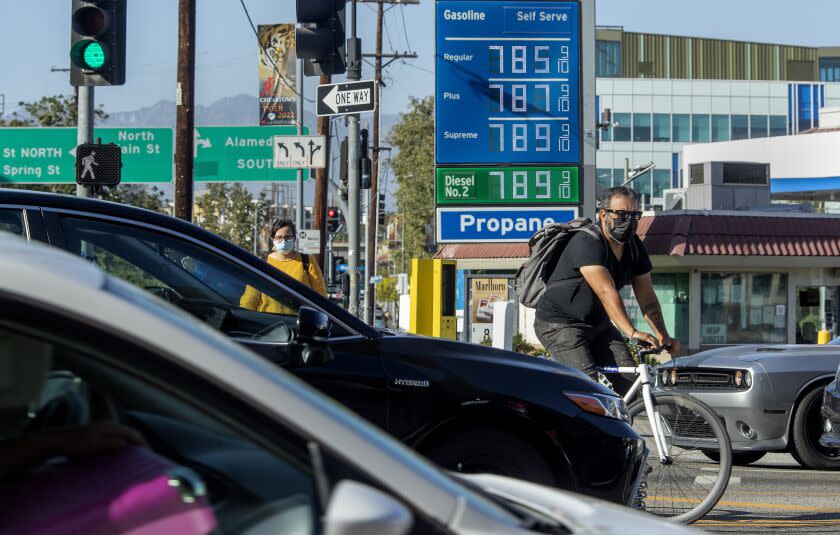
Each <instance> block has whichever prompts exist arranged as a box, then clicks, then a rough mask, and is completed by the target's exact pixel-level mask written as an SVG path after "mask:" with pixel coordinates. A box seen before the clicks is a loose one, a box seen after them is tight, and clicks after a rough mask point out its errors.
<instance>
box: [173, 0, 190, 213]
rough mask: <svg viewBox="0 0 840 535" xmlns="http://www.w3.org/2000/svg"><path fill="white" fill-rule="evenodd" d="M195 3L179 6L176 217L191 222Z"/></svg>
mask: <svg viewBox="0 0 840 535" xmlns="http://www.w3.org/2000/svg"><path fill="white" fill-rule="evenodd" d="M194 102H195V0H179V3H178V83H177V86H176V89H175V109H176V112H175V217H177V218H180V219H184V220H186V221H192V209H193V158H194V151H195V145H194V140H193V136H194V130H195V117H194V111H195V110H194V108H193V105H194Z"/></svg>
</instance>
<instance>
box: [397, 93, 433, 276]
mask: <svg viewBox="0 0 840 535" xmlns="http://www.w3.org/2000/svg"><path fill="white" fill-rule="evenodd" d="M410 105H411V111H409V112H407V113H401V114H400V121H399V123H397V125H396V126H394V128H393V130H391V135H390V136H389V142H390V143H391V145H392V146H394V147H397V149H399V152H398V153H397V155H396V156H395V157H394V159H393V160H392V162H391V166H392V168H393V169H394V174H395V175H396V179H397V184H399V189H398V190H397V193H396V198H397V209H398V210H399V212H401V214H402V216H403V222H404V224H403V227H402V229H401V230H402V232H401V234H402V239H403V240H404V241H405V256H406V265H407V266H408V265H410V259H411V258H418V257H425V256H429V253H428V252H427V251H426V249H425V246H426V234H427V232H426V231H427V227H428V226H429V225H431V224H432V223H433V219H434V213H435V200H434V192H435V179H434V172H435V163H434V162H435V161H434V145H435V139H434V137H435V116H434V111H435V106H434V97H431V96H429V97H426V98H423V99H416V98H413V97H412V98H411V102H410ZM400 254H402V253H401V252H400V253H398V255H400ZM401 260H402V259H400V261H401Z"/></svg>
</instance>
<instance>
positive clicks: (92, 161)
mask: <svg viewBox="0 0 840 535" xmlns="http://www.w3.org/2000/svg"><path fill="white" fill-rule="evenodd" d="M82 165H83V166H84V169H82V178H85V175H87V174H88V173H90V178H91V180H96V173H94V172H93V166H94V165H95V166H97V167H98V166H99V164H98V163H96V151H92V152H91V153H90V154H89V155H87V156H85V157H84V158H82Z"/></svg>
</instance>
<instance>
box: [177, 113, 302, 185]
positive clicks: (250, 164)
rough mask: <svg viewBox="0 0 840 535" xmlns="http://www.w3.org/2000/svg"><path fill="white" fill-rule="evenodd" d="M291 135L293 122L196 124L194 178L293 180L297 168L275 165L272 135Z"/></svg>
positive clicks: (207, 180) (293, 131) (295, 131)
mask: <svg viewBox="0 0 840 535" xmlns="http://www.w3.org/2000/svg"><path fill="white" fill-rule="evenodd" d="M303 133H304V135H308V134H309V127H308V126H304V128H303ZM290 135H291V136H294V135H297V127H296V126H196V127H195V165H194V169H193V174H194V176H195V180H196V182H229V181H230V182H233V181H243V182H245V181H254V182H256V181H272V182H277V181H294V180H296V179H297V169H275V168H274V145H273V144H274V136H290Z"/></svg>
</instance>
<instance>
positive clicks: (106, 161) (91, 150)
mask: <svg viewBox="0 0 840 535" xmlns="http://www.w3.org/2000/svg"><path fill="white" fill-rule="evenodd" d="M121 174H122V151H121V150H120V146H119V145H117V144H116V143H105V144H103V143H83V144H81V145H79V146H78V147H76V183H77V184H80V185H82V186H116V185H117V184H119V183H120V178H121Z"/></svg>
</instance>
